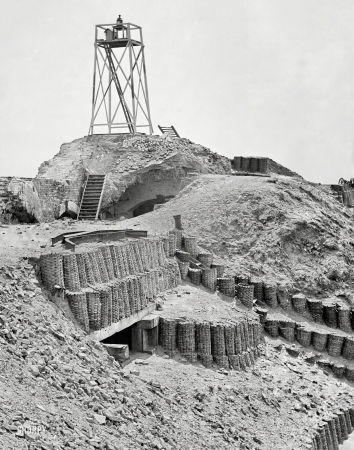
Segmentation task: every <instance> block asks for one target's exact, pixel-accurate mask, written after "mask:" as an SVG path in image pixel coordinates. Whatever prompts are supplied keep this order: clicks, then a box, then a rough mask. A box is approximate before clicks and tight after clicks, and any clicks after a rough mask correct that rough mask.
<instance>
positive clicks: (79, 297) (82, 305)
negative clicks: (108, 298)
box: [66, 292, 90, 333]
mask: <svg viewBox="0 0 354 450" xmlns="http://www.w3.org/2000/svg"><path fill="white" fill-rule="evenodd" d="M66 295H67V297H68V302H69V306H70V309H71V311H72V313H73V315H74V317H75V319H76V320H77V323H78V324H79V325H80V326H81V327H82V328H83V329H84V331H86V332H87V333H88V332H89V330H90V326H89V316H88V310H87V301H86V295H85V293H83V292H67V294H66Z"/></svg>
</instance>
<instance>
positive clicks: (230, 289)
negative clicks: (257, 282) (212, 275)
mask: <svg viewBox="0 0 354 450" xmlns="http://www.w3.org/2000/svg"><path fill="white" fill-rule="evenodd" d="M217 286H218V288H219V291H220V292H222V293H223V294H225V295H227V296H228V297H235V280H234V278H233V277H230V278H218V279H217Z"/></svg>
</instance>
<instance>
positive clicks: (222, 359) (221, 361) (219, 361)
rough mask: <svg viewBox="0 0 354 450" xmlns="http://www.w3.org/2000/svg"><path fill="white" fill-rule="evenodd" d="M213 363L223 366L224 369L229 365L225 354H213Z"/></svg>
mask: <svg viewBox="0 0 354 450" xmlns="http://www.w3.org/2000/svg"><path fill="white" fill-rule="evenodd" d="M214 361H215V363H216V364H217V365H218V366H220V367H223V368H224V369H228V368H229V367H230V364H229V358H228V357H227V356H214Z"/></svg>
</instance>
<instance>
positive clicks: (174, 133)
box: [158, 125, 180, 139]
mask: <svg viewBox="0 0 354 450" xmlns="http://www.w3.org/2000/svg"><path fill="white" fill-rule="evenodd" d="M158 127H159V129H160V131H161V133H162V134H168V135H169V136H170V137H171V138H172V139H176V138H179V137H180V135H179V134H178V133H177V131H176V128H175V127H174V126H173V125H171V126H170V127H162V126H160V125H158Z"/></svg>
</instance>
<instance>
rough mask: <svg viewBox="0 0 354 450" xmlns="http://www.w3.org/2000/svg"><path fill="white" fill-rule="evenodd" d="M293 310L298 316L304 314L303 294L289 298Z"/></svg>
mask: <svg viewBox="0 0 354 450" xmlns="http://www.w3.org/2000/svg"><path fill="white" fill-rule="evenodd" d="M291 301H292V304H293V308H294V310H295V311H296V312H297V313H299V314H304V312H305V311H306V305H307V298H306V297H305V296H304V294H295V295H293V296H292V298H291Z"/></svg>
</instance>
